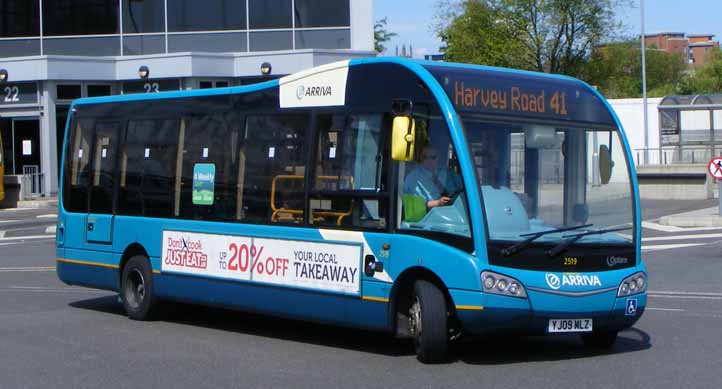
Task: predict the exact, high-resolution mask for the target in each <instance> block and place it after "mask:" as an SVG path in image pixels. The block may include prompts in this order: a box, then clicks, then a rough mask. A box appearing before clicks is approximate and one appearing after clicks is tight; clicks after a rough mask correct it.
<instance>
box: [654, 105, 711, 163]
mask: <svg viewBox="0 0 722 389" xmlns="http://www.w3.org/2000/svg"><path fill="white" fill-rule="evenodd" d="M658 109H659V137H660V139H659V145H660V149H659V162H660V163H662V164H665V165H666V164H670V163H680V164H691V163H705V162H707V161H709V159H710V158H711V157H712V156H713V155H720V153H722V94H709V95H695V96H666V97H665V98H664V99H662V101H661V102H660V104H659V106H658Z"/></svg>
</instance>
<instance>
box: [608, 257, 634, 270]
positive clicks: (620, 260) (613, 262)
mask: <svg viewBox="0 0 722 389" xmlns="http://www.w3.org/2000/svg"><path fill="white" fill-rule="evenodd" d="M627 263H629V258H627V257H615V256H614V255H610V256H608V257H607V266H609V267H614V266H617V265H626V264H627Z"/></svg>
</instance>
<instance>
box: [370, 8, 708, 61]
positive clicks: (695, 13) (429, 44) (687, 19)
mask: <svg viewBox="0 0 722 389" xmlns="http://www.w3.org/2000/svg"><path fill="white" fill-rule="evenodd" d="M370 1H371V0H370ZM373 2H374V20H379V19H381V18H384V17H386V18H388V30H389V31H390V32H395V33H397V34H398V36H397V37H395V38H394V39H393V40H392V41H391V42H387V43H386V47H387V48H388V50H387V53H386V54H387V55H389V54H390V55H393V54H394V52H395V48H396V46H397V45H398V46H399V50H401V45H404V44H405V45H406V46H408V45H411V46H413V49H414V57H419V58H421V57H423V56H424V54H434V53H438V52H439V46H441V41H440V40H439V39H438V38H437V37H436V34H435V33H434V32H433V27H434V24H435V15H436V14H437V13H438V6H437V4H438V3H439V0H373ZM639 2H640V0H632V1H631V3H632V7H631V8H629V7H628V8H626V9H620V10H617V16H618V18H619V19H620V20H621V21H622V22H623V23H624V25H625V26H626V27H625V29H624V30H623V33H625V35H628V36H633V35H636V36H639V34H640V32H641V29H640V22H641V20H640V8H639ZM644 13H645V22H644V23H645V29H644V30H645V32H646V33H647V34H649V33H655V32H684V33H687V34H714V35H715V37H714V38H713V39H714V40H716V41H720V40H722V0H646V1H644Z"/></svg>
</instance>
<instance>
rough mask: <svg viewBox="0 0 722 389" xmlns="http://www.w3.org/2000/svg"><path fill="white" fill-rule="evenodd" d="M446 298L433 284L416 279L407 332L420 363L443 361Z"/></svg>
mask: <svg viewBox="0 0 722 389" xmlns="http://www.w3.org/2000/svg"><path fill="white" fill-rule="evenodd" d="M447 326H448V324H447V315H446V301H445V299H444V294H443V293H442V292H441V290H439V288H438V287H436V285H434V284H432V283H431V282H428V281H425V280H419V281H416V283H415V284H414V295H413V297H412V300H411V308H410V309H409V332H410V333H411V335H412V336H413V339H414V346H415V349H416V356H417V358H418V359H419V361H421V362H423V363H437V362H443V361H444V360H445V359H446V352H447V348H448V334H447Z"/></svg>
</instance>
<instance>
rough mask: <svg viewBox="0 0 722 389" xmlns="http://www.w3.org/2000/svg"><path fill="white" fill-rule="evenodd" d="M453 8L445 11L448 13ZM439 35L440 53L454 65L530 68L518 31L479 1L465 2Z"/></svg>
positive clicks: (496, 11) (499, 14) (498, 12)
mask: <svg viewBox="0 0 722 389" xmlns="http://www.w3.org/2000/svg"><path fill="white" fill-rule="evenodd" d="M452 9H453V8H445V11H446V12H448V11H449V10H452ZM451 17H453V20H452V21H451V23H450V24H449V25H448V26H446V27H444V28H442V29H440V30H439V31H438V35H439V37H440V38H441V40H442V41H443V42H444V43H445V47H442V48H441V50H442V51H443V52H444V53H445V54H446V58H447V59H448V60H449V61H453V62H465V63H477V64H485V65H493V66H504V67H513V68H523V69H526V68H529V66H527V64H526V63H525V62H524V61H523V58H524V56H525V53H524V47H523V46H522V44H521V40H520V39H519V36H518V35H519V34H518V31H516V30H515V29H514V28H513V25H512V24H511V23H508V22H507V21H506V20H505V19H504V16H503V15H502V13H501V12H500V11H498V10H495V9H493V8H491V7H489V6H488V5H487V4H484V3H482V2H479V1H466V2H464V3H463V5H462V11H461V12H460V13H459V14H458V15H455V16H451Z"/></svg>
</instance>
